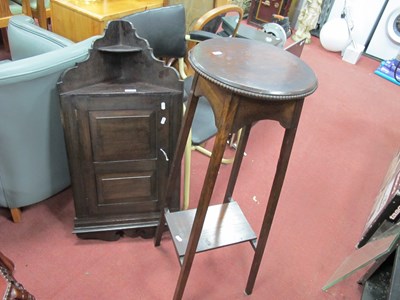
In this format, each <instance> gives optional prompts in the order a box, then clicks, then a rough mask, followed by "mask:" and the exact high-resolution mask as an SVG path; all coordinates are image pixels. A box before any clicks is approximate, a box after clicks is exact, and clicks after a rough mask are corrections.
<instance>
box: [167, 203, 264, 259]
mask: <svg viewBox="0 0 400 300" xmlns="http://www.w3.org/2000/svg"><path fill="white" fill-rule="evenodd" d="M195 214H196V209H189V210H184V211H178V212H172V213H171V212H167V213H166V215H165V217H166V220H167V224H168V227H169V230H170V233H171V235H172V239H173V241H174V245H175V249H176V251H177V254H178V256H179V258H180V259H181V258H182V257H183V256H184V255H185V252H186V248H187V244H188V240H189V236H190V232H191V229H192V224H193V221H194V217H195ZM256 238H257V236H256V234H255V233H254V231H253V229H252V228H251V226H250V224H249V223H248V221H247V219H246V217H245V216H244V214H243V212H242V210H241V209H240V207H239V205H238V204H237V202H235V201H232V202H230V203H226V204H219V205H212V206H209V207H208V210H207V215H206V219H205V222H204V226H203V230H202V232H201V236H200V240H199V243H198V245H197V250H196V252H203V251H207V250H211V249H215V248H220V247H225V246H229V245H233V244H238V243H243V242H248V241H252V242H255V240H256Z"/></svg>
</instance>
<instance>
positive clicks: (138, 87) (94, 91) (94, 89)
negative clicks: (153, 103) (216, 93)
mask: <svg viewBox="0 0 400 300" xmlns="http://www.w3.org/2000/svg"><path fill="white" fill-rule="evenodd" d="M105 91H106V92H107V95H126V94H130V95H135V94H138V95H140V94H146V95H149V94H164V93H173V94H178V93H181V91H180V90H174V89H171V88H167V87H163V86H159V85H154V84H151V83H148V82H143V81H137V82H121V81H120V80H113V81H108V82H100V83H96V84H92V85H87V86H84V87H81V88H79V89H76V90H72V91H69V92H67V93H65V94H70V93H73V94H74V95H104V93H105Z"/></svg>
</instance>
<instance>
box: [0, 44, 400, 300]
mask: <svg viewBox="0 0 400 300" xmlns="http://www.w3.org/2000/svg"><path fill="white" fill-rule="evenodd" d="M302 58H303V60H304V61H305V62H307V63H308V64H309V65H310V66H311V67H312V68H313V69H314V71H315V72H316V74H317V77H318V80H319V88H318V90H317V91H316V92H315V93H314V94H313V95H312V96H310V97H308V98H307V99H306V101H305V105H304V109H303V114H302V117H301V120H300V125H299V129H298V133H297V137H296V141H295V145H294V148H293V152H292V157H291V161H290V163H289V168H288V172H287V176H286V180H285V184H284V186H283V191H282V195H281V199H280V202H279V205H278V209H277V213H276V216H275V220H274V223H273V226H272V230H271V234H270V238H269V240H268V243H267V248H266V251H265V254H264V259H263V261H262V264H261V269H260V272H259V275H258V277H257V281H256V285H255V288H254V291H253V294H252V295H251V296H245V295H244V293H243V290H244V287H245V284H246V280H247V276H248V272H249V270H250V264H251V260H252V255H253V250H252V248H251V247H250V245H249V244H240V245H236V246H232V247H228V248H223V249H218V250H214V251H210V252H205V253H201V254H198V255H197V256H196V257H195V261H194V265H193V268H192V271H191V274H190V277H189V281H188V284H187V287H186V290H185V294H184V299H193V300H195V299H199V300H200V299H201V300H203V299H212V300H214V299H215V300H218V299H254V300H255V299H257V300H258V299H263V300H264V299H272V300H286V299H296V300H320V299H360V295H361V291H362V289H361V287H360V286H359V285H358V284H357V279H358V278H359V277H360V276H361V275H362V274H363V272H365V270H362V271H361V272H358V273H357V274H355V275H353V276H351V277H349V278H347V279H346V280H344V281H342V282H340V283H338V284H337V285H335V286H333V287H332V288H331V289H329V290H328V291H327V292H323V291H322V290H321V288H322V286H323V285H324V284H325V283H326V281H327V280H328V279H329V277H330V276H331V275H332V274H333V272H334V271H335V270H336V268H337V267H338V266H339V265H340V264H341V262H342V261H343V260H344V259H345V258H346V257H347V256H348V255H349V254H351V253H352V252H353V251H354V249H355V245H356V243H357V242H358V240H359V238H360V236H361V233H362V231H363V228H364V225H365V221H366V219H367V217H368V215H369V214H370V212H371V209H372V206H373V204H374V200H375V197H376V195H377V193H378V191H379V189H380V186H381V183H382V180H383V177H384V176H385V174H386V171H387V168H388V166H389V163H390V161H391V159H392V157H393V156H394V155H395V154H396V152H397V151H398V150H399V144H400V116H399V112H400V109H399V108H400V96H399V95H400V94H399V92H400V87H399V86H396V85H395V84H393V83H390V82H389V81H386V80H384V79H382V78H380V77H378V76H376V75H374V74H373V71H374V70H375V69H376V68H377V66H378V65H379V62H377V61H375V60H372V59H370V58H367V57H362V58H361V59H360V61H359V62H358V63H357V64H356V65H351V64H349V63H347V62H344V61H342V60H341V57H340V55H339V54H338V53H330V52H327V51H325V50H324V49H323V48H322V47H321V45H320V43H319V40H318V39H314V40H313V42H312V44H310V45H307V46H306V47H305V49H304V52H303V55H302ZM264 63H266V64H267V63H268V58H267V57H266V58H265V62H264ZM282 136H283V130H282V128H280V126H279V125H278V124H277V123H276V122H270V121H262V122H259V123H257V124H256V125H255V126H254V130H253V131H252V134H251V136H250V141H249V144H248V147H247V149H246V153H247V156H246V157H245V158H244V160H243V166H242V170H241V173H240V175H239V179H238V183H237V187H236V189H235V193H234V198H235V200H237V201H238V202H239V204H240V206H241V208H242V210H243V211H244V213H245V215H246V216H247V218H248V220H249V222H250V223H251V225H252V227H253V228H254V230H255V231H256V232H258V230H259V228H260V224H261V220H262V215H263V213H264V209H265V206H266V201H267V199H268V193H269V188H270V186H271V180H272V177H273V174H274V170H275V166H276V159H277V156H278V150H279V148H280V143H281V139H282ZM207 161H208V160H207V158H205V157H203V156H202V155H200V154H198V153H194V155H193V167H192V173H193V175H192V176H193V179H192V190H191V195H192V202H191V207H195V206H196V201H197V197H196V195H198V191H199V187H200V186H201V181H202V177H203V175H204V172H205V166H206V164H207ZM229 169H230V166H223V167H222V168H221V170H220V177H219V179H218V182H217V185H216V189H215V192H214V198H213V202H214V203H218V202H219V201H220V199H221V197H222V196H223V194H224V190H225V186H226V180H227V174H228V171H229ZM38 188H40V187H38ZM72 201H73V200H72V193H71V190H70V189H67V190H66V191H64V192H62V193H60V194H58V195H56V196H54V197H52V198H51V199H47V200H45V201H43V202H41V203H38V204H36V205H33V206H30V207H27V208H25V209H24V211H23V221H22V223H20V224H13V223H12V222H11V221H10V217H9V212H8V210H6V209H0V251H2V252H4V253H5V254H6V255H8V256H9V257H10V258H12V259H13V260H14V262H15V264H16V266H17V271H16V277H17V278H18V279H19V280H20V281H21V282H22V283H23V284H24V285H25V287H26V288H27V289H28V290H30V291H31V292H32V293H33V294H35V295H36V297H37V299H39V300H53V299H65V300H71V299H78V300H80V299H82V300H86V299H90V300H91V299H124V300H125V299H143V300H158V299H159V300H164V299H171V298H172V295H173V292H174V289H175V284H176V281H177V278H178V274H179V264H178V261H177V259H176V256H175V251H174V247H173V245H172V242H171V239H170V237H169V234H164V237H163V241H162V244H161V246H160V247H158V248H155V247H154V246H153V241H152V240H145V239H141V238H122V239H120V240H119V241H116V242H104V241H98V240H80V239H78V238H77V237H76V236H75V235H73V234H72V233H71V231H72V227H73V217H74V209H73V203H72Z"/></svg>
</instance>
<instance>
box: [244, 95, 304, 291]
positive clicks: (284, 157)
mask: <svg viewBox="0 0 400 300" xmlns="http://www.w3.org/2000/svg"><path fill="white" fill-rule="evenodd" d="M302 106H303V101H302V100H301V101H299V102H297V103H296V108H295V112H294V116H293V121H292V124H291V127H290V128H288V129H286V130H285V135H284V137H283V141H282V146H281V152H280V155H279V160H278V165H277V167H276V173H275V177H274V181H273V183H272V187H271V192H270V196H269V199H268V204H267V208H266V211H265V215H264V220H263V223H262V225H261V230H260V234H259V238H258V240H257V247H256V249H255V254H254V258H253V263H252V265H251V269H250V274H249V278H248V280H247V285H246V289H245V293H246V294H247V295H250V294H251V293H252V292H253V288H254V283H255V281H256V277H257V274H258V270H259V268H260V264H261V259H262V257H263V254H264V250H265V246H266V244H267V240H268V236H269V232H270V230H271V226H272V221H273V219H274V215H275V211H276V207H277V206H278V200H279V196H280V194H281V190H282V186H283V181H284V179H285V175H286V170H287V167H288V164H289V158H290V154H291V152H292V147H293V143H294V138H295V136H296V131H297V125H298V123H299V119H300V114H301V109H302Z"/></svg>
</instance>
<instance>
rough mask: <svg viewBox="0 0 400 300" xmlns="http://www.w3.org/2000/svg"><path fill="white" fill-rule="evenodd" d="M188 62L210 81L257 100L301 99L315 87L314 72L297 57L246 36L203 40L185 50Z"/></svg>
mask: <svg viewBox="0 0 400 300" xmlns="http://www.w3.org/2000/svg"><path fill="white" fill-rule="evenodd" d="M189 62H190V64H191V65H192V67H193V69H194V70H195V71H196V72H198V73H199V75H200V76H202V77H204V78H206V79H208V80H210V81H211V82H213V83H215V84H217V85H219V86H221V87H223V88H226V89H228V90H232V91H234V92H235V93H238V94H241V95H244V96H248V97H252V98H257V99H261V100H273V101H276V100H281V101H283V100H294V99H302V98H304V97H306V96H308V95H310V94H312V93H313V92H314V91H315V90H316V89H317V86H318V80H317V77H316V75H315V73H314V72H313V70H312V69H311V68H310V67H309V66H308V65H307V64H306V63H305V62H303V61H302V60H301V59H300V58H298V57H297V56H295V55H293V54H291V53H289V52H287V51H285V50H283V49H282V48H278V47H275V46H272V45H269V44H267V43H263V42H259V41H255V40H250V39H242V38H216V39H210V40H206V41H203V42H201V43H199V44H197V45H196V46H195V47H194V48H192V50H191V51H190V52H189Z"/></svg>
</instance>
